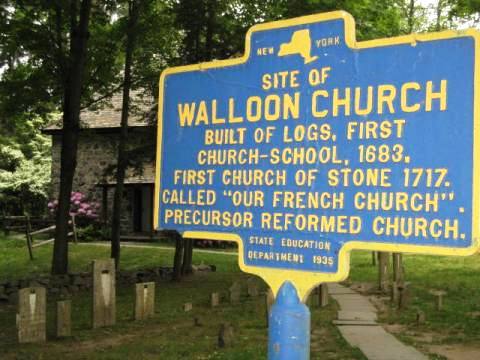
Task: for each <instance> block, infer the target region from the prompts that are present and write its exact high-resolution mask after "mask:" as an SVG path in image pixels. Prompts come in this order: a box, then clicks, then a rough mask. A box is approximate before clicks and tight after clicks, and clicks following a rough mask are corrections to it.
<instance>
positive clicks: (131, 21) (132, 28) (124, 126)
mask: <svg viewBox="0 0 480 360" xmlns="http://www.w3.org/2000/svg"><path fill="white" fill-rule="evenodd" d="M138 7H139V4H138V1H137V0H131V1H129V2H128V25H127V44H126V49H125V70H124V79H123V99H122V117H121V122H120V127H121V128H120V136H119V139H118V154H117V156H118V157H117V173H116V185H115V195H114V198H113V214H112V248H111V257H112V258H113V259H115V267H116V268H117V269H118V267H119V264H120V212H121V208H122V195H123V185H124V182H125V170H126V167H127V163H128V159H127V153H126V145H127V138H128V115H129V108H130V88H131V85H132V58H133V50H134V48H135V40H136V35H137V34H136V33H137V32H136V25H137V20H138V11H139V10H138Z"/></svg>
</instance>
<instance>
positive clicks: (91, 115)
mask: <svg viewBox="0 0 480 360" xmlns="http://www.w3.org/2000/svg"><path fill="white" fill-rule="evenodd" d="M140 94H141V92H140V91H132V92H131V96H130V99H131V100H132V101H131V109H132V111H131V113H130V116H129V118H128V125H129V126H152V124H151V122H149V120H148V116H147V115H148V114H149V113H151V112H152V111H154V109H153V108H154V106H155V103H154V101H153V99H146V98H140ZM121 111H122V93H121V92H120V93H116V94H114V95H113V96H112V98H111V100H110V102H109V103H108V104H107V105H106V106H104V107H103V108H102V109H99V110H82V112H81V113H80V123H81V125H80V126H81V128H83V129H111V128H118V127H120V118H121ZM61 121H62V119H61V118H59V119H56V120H55V121H52V122H51V123H50V124H48V125H47V126H46V127H45V128H44V129H43V131H44V132H51V131H56V130H60V129H61V128H62V123H61Z"/></svg>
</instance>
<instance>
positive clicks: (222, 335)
mask: <svg viewBox="0 0 480 360" xmlns="http://www.w3.org/2000/svg"><path fill="white" fill-rule="evenodd" d="M234 336H235V335H234V332H233V327H232V325H230V324H228V323H227V324H221V325H220V330H219V331H218V347H220V348H224V347H229V346H231V345H232V344H233V340H234Z"/></svg>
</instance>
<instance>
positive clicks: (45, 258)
mask: <svg viewBox="0 0 480 360" xmlns="http://www.w3.org/2000/svg"><path fill="white" fill-rule="evenodd" d="M51 251H52V246H50V245H47V246H43V247H40V248H37V249H35V260H34V261H33V262H31V261H29V260H28V254H27V251H26V248H25V246H24V241H20V240H15V239H0V281H1V280H2V279H3V280H7V279H8V280H12V279H18V278H26V277H28V276H30V275H31V274H41V273H48V272H49V268H50V261H51ZM108 257H109V248H107V247H105V248H104V247H97V246H91V245H72V246H71V248H70V269H71V271H73V272H76V271H86V270H88V269H89V268H90V263H91V261H92V260H93V259H100V258H108ZM172 259H173V251H171V250H165V249H134V248H123V249H122V262H121V268H122V269H123V270H133V269H141V268H148V267H152V266H170V265H171V264H172ZM202 261H203V262H204V263H206V264H215V265H216V266H217V272H215V273H207V274H202V275H194V276H191V277H189V278H186V279H184V280H183V281H182V282H180V283H173V282H169V281H164V282H160V283H157V287H156V315H155V317H154V318H153V319H151V320H148V321H145V322H135V321H132V313H133V301H134V298H133V296H134V294H133V286H126V287H121V286H119V287H118V288H117V325H116V326H113V327H110V328H103V329H96V330H92V329H91V325H90V317H91V315H90V314H91V312H90V304H91V301H92V299H91V295H90V293H89V292H80V293H79V294H78V295H76V296H75V297H74V298H73V299H72V304H73V305H72V306H73V314H72V320H73V334H74V336H73V337H72V338H70V339H64V340H54V338H53V332H54V305H55V299H54V298H51V297H49V299H48V326H47V330H48V334H49V335H48V336H49V341H48V342H47V343H45V344H39V345H38V344H37V345H33V344H31V345H18V344H17V343H16V332H15V312H16V307H15V306H11V305H0V359H61V358H65V359H66V358H68V359H128V358H130V359H168V360H170V359H246V360H247V359H248V360H251V359H265V358H266V344H267V327H266V320H265V317H266V316H265V303H264V298H263V297H259V298H255V299H251V298H246V297H245V298H244V299H243V301H242V302H241V304H239V305H230V304H229V303H228V302H227V301H226V294H227V290H228V288H229V287H230V286H231V284H232V283H233V282H234V281H240V282H241V283H242V284H243V285H244V286H245V285H246V279H247V275H246V274H243V273H241V272H240V270H239V268H238V265H237V258H236V256H231V255H224V254H209V253H201V252H194V259H193V262H194V263H195V264H199V263H201V262H202ZM262 287H263V288H265V284H263V283H262ZM212 292H221V293H222V295H223V296H222V297H223V299H222V304H221V305H220V307H218V308H215V309H211V308H210V306H209V298H210V294H211V293H212ZM185 302H192V303H193V310H192V311H191V312H188V313H185V312H184V311H183V307H182V305H183V304H184V303H185ZM335 314H336V305H335V304H334V303H332V304H330V305H329V306H328V307H326V308H324V309H322V310H320V309H313V310H312V340H311V341H312V359H364V357H363V355H362V354H361V353H360V351H359V350H358V349H354V348H351V347H350V346H349V345H348V344H347V343H346V342H345V341H344V340H343V338H342V337H341V336H340V334H339V332H338V331H337V329H336V328H335V326H333V325H332V323H331V321H332V319H333V318H334V317H335ZM195 317H197V318H198V319H199V321H200V326H195V325H194V318H195ZM224 322H229V323H231V324H232V325H233V327H234V331H235V341H234V344H233V346H232V347H230V348H227V349H219V348H218V347H217V346H216V344H217V336H218V330H219V327H220V324H221V323H224Z"/></svg>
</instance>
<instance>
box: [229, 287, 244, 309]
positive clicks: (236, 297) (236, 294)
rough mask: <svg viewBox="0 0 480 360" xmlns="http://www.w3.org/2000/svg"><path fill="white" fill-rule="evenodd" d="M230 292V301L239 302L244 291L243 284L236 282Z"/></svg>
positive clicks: (232, 302)
mask: <svg viewBox="0 0 480 360" xmlns="http://www.w3.org/2000/svg"><path fill="white" fill-rule="evenodd" d="M228 291H229V293H230V303H231V304H238V303H239V302H240V295H241V293H242V286H241V285H240V284H239V283H238V282H235V283H233V285H232V286H230V289H229V290H228Z"/></svg>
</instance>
